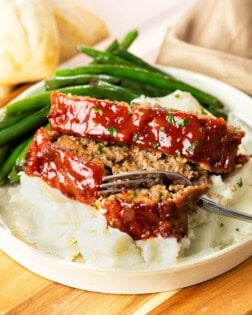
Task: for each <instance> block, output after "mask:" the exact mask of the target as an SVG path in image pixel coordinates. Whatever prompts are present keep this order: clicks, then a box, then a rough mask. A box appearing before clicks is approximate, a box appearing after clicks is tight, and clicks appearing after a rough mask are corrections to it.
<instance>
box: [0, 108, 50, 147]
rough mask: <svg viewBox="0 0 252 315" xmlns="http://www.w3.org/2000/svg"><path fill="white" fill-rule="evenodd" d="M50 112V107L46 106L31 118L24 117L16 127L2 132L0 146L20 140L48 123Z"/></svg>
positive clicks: (0, 132) (0, 133)
mask: <svg viewBox="0 0 252 315" xmlns="http://www.w3.org/2000/svg"><path fill="white" fill-rule="evenodd" d="M48 112H49V106H46V107H44V108H42V109H40V110H39V111H36V112H34V113H33V114H31V115H30V116H26V117H24V118H23V119H21V120H20V121H18V122H17V123H16V124H15V125H13V126H10V127H8V128H6V129H4V130H2V131H0V146H2V145H5V144H7V143H8V142H10V141H13V140H14V139H17V138H20V137H22V136H24V135H26V134H28V133H29V132H31V131H33V130H35V129H36V128H38V127H39V126H41V125H42V124H44V123H45V122H46V121H47V114H48Z"/></svg>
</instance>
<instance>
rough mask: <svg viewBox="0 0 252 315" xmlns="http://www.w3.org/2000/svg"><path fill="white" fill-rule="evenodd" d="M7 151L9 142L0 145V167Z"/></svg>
mask: <svg viewBox="0 0 252 315" xmlns="http://www.w3.org/2000/svg"><path fill="white" fill-rule="evenodd" d="M9 151H10V144H6V145H4V146H3V147H0V168H1V165H2V164H3V162H4V160H5V158H6V156H7V155H8V153H9Z"/></svg>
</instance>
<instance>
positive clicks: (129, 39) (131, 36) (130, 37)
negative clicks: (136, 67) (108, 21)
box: [120, 29, 138, 49]
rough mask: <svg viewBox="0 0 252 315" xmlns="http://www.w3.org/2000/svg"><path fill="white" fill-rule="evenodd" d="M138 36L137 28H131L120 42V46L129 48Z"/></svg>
mask: <svg viewBox="0 0 252 315" xmlns="http://www.w3.org/2000/svg"><path fill="white" fill-rule="evenodd" d="M137 36H138V31H137V30H136V29H132V30H130V31H129V32H128V33H127V34H126V35H125V36H124V38H123V39H122V40H121V42H120V46H121V47H122V48H124V49H128V48H129V47H130V45H131V44H132V43H133V42H134V40H135V39H136V38H137Z"/></svg>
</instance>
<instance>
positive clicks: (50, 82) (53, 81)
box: [45, 74, 120, 91]
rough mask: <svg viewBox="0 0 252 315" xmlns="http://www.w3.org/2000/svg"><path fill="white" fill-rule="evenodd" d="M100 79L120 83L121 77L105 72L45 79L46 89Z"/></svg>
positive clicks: (93, 81) (94, 81) (50, 89)
mask: <svg viewBox="0 0 252 315" xmlns="http://www.w3.org/2000/svg"><path fill="white" fill-rule="evenodd" d="M98 81H103V82H109V83H113V84H117V83H119V81H120V79H119V78H116V77H112V76H109V75H103V74H98V75H94V74H93V75H92V74H91V75H90V74H81V75H75V76H69V77H51V78H49V79H47V80H46V81H45V88H46V90H49V91H52V90H56V89H59V88H62V87H67V86H74V85H82V84H86V83H96V82H98Z"/></svg>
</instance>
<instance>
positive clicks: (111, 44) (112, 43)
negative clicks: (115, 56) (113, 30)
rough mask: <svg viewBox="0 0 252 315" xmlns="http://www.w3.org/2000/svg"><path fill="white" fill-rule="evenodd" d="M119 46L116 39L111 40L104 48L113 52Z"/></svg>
mask: <svg viewBox="0 0 252 315" xmlns="http://www.w3.org/2000/svg"><path fill="white" fill-rule="evenodd" d="M118 46H119V43H118V40H116V39H115V40H113V41H112V42H111V43H110V45H109V46H108V47H107V48H106V49H105V51H106V52H110V53H111V52H113V51H114V50H115V49H116V48H117V47H118Z"/></svg>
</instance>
